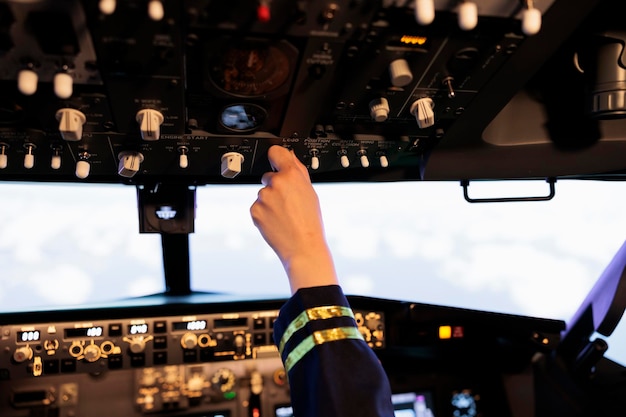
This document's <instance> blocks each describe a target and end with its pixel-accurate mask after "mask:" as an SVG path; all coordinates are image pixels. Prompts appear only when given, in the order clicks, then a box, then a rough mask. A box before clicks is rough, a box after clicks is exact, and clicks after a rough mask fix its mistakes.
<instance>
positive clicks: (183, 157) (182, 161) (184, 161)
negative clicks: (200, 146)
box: [178, 146, 189, 169]
mask: <svg viewBox="0 0 626 417" xmlns="http://www.w3.org/2000/svg"><path fill="white" fill-rule="evenodd" d="M178 152H180V156H179V157H178V166H179V167H181V168H183V169H185V168H187V167H188V166H189V158H188V157H187V153H189V148H188V147H186V146H179V147H178Z"/></svg>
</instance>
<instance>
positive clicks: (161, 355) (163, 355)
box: [152, 352, 167, 365]
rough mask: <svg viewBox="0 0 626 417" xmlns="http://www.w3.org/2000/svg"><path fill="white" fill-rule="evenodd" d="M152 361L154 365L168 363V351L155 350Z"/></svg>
mask: <svg viewBox="0 0 626 417" xmlns="http://www.w3.org/2000/svg"><path fill="white" fill-rule="evenodd" d="M152 363H153V364H154V365H165V364H166V363H167V352H154V353H153V354H152Z"/></svg>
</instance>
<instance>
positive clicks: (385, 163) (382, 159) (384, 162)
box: [378, 154, 389, 168]
mask: <svg viewBox="0 0 626 417" xmlns="http://www.w3.org/2000/svg"><path fill="white" fill-rule="evenodd" d="M378 161H379V162H380V166H381V167H383V168H387V167H388V166H389V160H388V159H387V155H384V154H383V155H380V156H379V157H378Z"/></svg>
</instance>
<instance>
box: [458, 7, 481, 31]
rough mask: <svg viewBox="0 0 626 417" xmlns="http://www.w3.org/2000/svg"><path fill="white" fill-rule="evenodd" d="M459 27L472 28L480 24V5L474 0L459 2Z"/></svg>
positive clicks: (463, 28)
mask: <svg viewBox="0 0 626 417" xmlns="http://www.w3.org/2000/svg"><path fill="white" fill-rule="evenodd" d="M458 17H459V27H460V28H461V29H462V30H472V29H474V28H475V27H476V25H477V24H478V6H477V5H476V3H474V2H472V1H465V0H463V1H461V4H459V16H458Z"/></svg>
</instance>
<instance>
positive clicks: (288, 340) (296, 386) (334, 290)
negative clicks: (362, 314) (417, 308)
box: [274, 285, 394, 417]
mask: <svg viewBox="0 0 626 417" xmlns="http://www.w3.org/2000/svg"><path fill="white" fill-rule="evenodd" d="M274 339H275V342H276V344H277V345H278V346H279V350H280V351H281V358H282V360H283V363H284V364H285V369H286V370H287V375H288V378H289V386H290V389H291V401H292V407H293V411H294V416H296V417H320V416H324V417H340V416H341V417H344V416H350V417H352V416H359V417H393V416H394V412H393V405H392V403H391V389H390V387H389V380H388V379H387V375H386V374H385V371H384V369H383V367H382V365H381V364H380V361H379V360H378V358H377V357H376V355H375V354H374V352H373V351H372V349H371V348H370V347H369V346H368V345H367V343H366V342H365V341H364V340H363V338H362V337H361V335H360V333H359V331H358V327H357V325H356V322H355V320H354V316H353V315H352V310H351V309H350V306H349V304H348V300H347V299H346V297H345V296H344V294H343V292H342V290H341V288H340V287H339V286H336V285H333V286H324V287H314V288H303V289H300V290H299V291H298V292H296V294H294V296H293V297H292V298H291V299H289V301H288V302H287V303H286V304H285V305H284V306H283V308H282V309H281V311H280V315H279V317H278V319H277V321H276V323H275V324H274Z"/></svg>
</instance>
